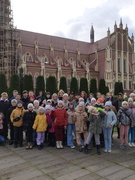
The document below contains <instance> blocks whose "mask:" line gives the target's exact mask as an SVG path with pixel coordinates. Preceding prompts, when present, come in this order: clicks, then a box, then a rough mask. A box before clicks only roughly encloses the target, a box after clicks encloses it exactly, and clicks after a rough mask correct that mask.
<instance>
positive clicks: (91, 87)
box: [90, 78, 97, 97]
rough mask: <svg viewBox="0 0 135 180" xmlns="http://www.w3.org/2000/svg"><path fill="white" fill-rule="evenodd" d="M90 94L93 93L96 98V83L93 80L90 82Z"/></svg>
mask: <svg viewBox="0 0 135 180" xmlns="http://www.w3.org/2000/svg"><path fill="white" fill-rule="evenodd" d="M90 93H93V94H94V95H95V97H96V94H97V81H96V79H95V78H92V79H91V80H90Z"/></svg>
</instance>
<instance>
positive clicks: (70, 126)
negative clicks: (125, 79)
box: [0, 90, 135, 155]
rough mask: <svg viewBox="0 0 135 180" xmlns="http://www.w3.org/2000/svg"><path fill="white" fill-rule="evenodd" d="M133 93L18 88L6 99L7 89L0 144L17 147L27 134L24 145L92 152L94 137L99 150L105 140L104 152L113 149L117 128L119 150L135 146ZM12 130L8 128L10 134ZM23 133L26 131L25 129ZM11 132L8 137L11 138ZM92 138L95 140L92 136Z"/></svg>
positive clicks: (0, 103)
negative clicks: (54, 91)
mask: <svg viewBox="0 0 135 180" xmlns="http://www.w3.org/2000/svg"><path fill="white" fill-rule="evenodd" d="M134 101H135V94H134V93H131V94H130V95H129V97H126V99H125V97H124V96H123V94H122V93H119V94H118V97H117V99H114V98H113V96H112V94H111V93H109V92H108V93H107V94H106V95H102V94H101V93H100V92H98V93H97V94H96V97H94V94H92V93H90V94H89V96H88V97H87V94H86V93H85V91H82V92H81V93H80V94H74V92H71V93H69V94H67V93H65V92H64V91H63V90H59V92H58V93H57V94H56V93H54V94H52V95H51V94H50V92H46V94H45V96H44V94H43V92H42V91H41V92H39V95H38V96H35V95H34V92H33V91H29V92H27V91H26V90H24V91H23V93H22V96H21V95H19V93H18V91H17V90H14V91H13V96H12V97H11V98H9V99H8V94H7V93H6V92H3V93H2V94H1V99H0V142H5V141H6V142H7V141H8V142H9V145H14V148H17V147H23V140H24V136H23V135H24V134H25V136H26V141H27V146H26V149H32V148H33V147H34V146H37V147H38V149H39V150H41V149H42V148H43V147H44V142H45V141H47V143H48V146H52V147H54V146H56V148H57V149H62V148H63V144H64V145H66V146H68V147H70V148H72V149H73V148H75V147H77V149H78V150H79V151H84V152H85V153H88V150H89V144H90V143H91V141H93V142H94V144H95V146H96V149H97V150H96V152H97V154H98V155H100V154H101V149H100V146H101V143H103V144H104V152H106V153H107V152H108V153H111V151H112V139H113V129H114V126H115V127H116V128H117V133H118V138H119V139H120V149H122V150H124V149H126V148H127V147H128V146H130V147H135V144H134V130H135V102H134ZM8 131H9V132H8ZM24 132H25V133H24ZM8 135H10V137H9V139H8ZM93 137H94V138H93Z"/></svg>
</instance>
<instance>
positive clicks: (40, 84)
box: [36, 76, 45, 95]
mask: <svg viewBox="0 0 135 180" xmlns="http://www.w3.org/2000/svg"><path fill="white" fill-rule="evenodd" d="M40 91H42V92H43V93H45V81H44V76H38V77H37V79H36V95H38V94H39V92H40Z"/></svg>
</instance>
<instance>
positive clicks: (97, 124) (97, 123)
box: [84, 106, 106, 155]
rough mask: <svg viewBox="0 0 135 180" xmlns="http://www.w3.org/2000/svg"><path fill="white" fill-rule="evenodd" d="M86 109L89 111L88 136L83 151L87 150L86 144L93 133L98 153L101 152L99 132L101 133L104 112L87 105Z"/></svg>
mask: <svg viewBox="0 0 135 180" xmlns="http://www.w3.org/2000/svg"><path fill="white" fill-rule="evenodd" d="M88 110H89V111H90V115H89V119H88V120H89V122H90V125H89V134H88V137H87V139H86V141H85V148H84V150H85V152H86V153H87V152H88V145H89V143H90V142H91V139H92V136H93V135H94V137H95V143H96V147H97V154H98V155H100V154H101V150H100V134H101V133H102V126H101V124H102V120H103V118H104V117H105V115H106V114H105V112H104V111H102V110H97V109H96V108H95V107H93V106H89V107H88Z"/></svg>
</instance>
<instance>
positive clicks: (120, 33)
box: [17, 20, 135, 92]
mask: <svg viewBox="0 0 135 180" xmlns="http://www.w3.org/2000/svg"><path fill="white" fill-rule="evenodd" d="M17 49H18V53H19V57H20V60H19V62H20V66H19V67H22V68H23V69H24V74H27V73H29V74H31V75H32V76H33V78H34V83H35V81H36V77H37V76H38V75H43V76H44V78H45V79H46V78H47V77H48V76H52V75H53V76H55V77H56V78H57V80H58V85H59V81H60V77H61V76H65V77H66V79H67V85H68V87H69V86H70V80H71V77H76V78H77V79H78V82H79V79H80V78H81V77H86V78H87V79H88V82H89V81H90V79H91V78H96V79H97V82H98V80H99V79H102V78H103V79H105V81H106V85H107V86H108V87H109V89H110V91H112V92H113V91H114V84H115V82H118V81H120V82H122V83H123V87H124V90H126V91H131V90H132V89H135V75H134V69H135V62H134V36H133V35H132V37H129V35H128V28H127V26H126V28H125V29H124V28H123V24H122V20H121V21H120V25H119V27H117V25H116V23H115V25H114V32H113V33H111V32H110V30H109V29H108V31H107V36H106V37H105V38H103V39H101V40H99V41H96V42H94V28H93V26H92V27H91V31H90V43H88V42H81V41H77V40H72V39H66V38H61V37H55V36H49V35H44V34H39V33H33V32H28V31H23V30H19V38H18V48H17ZM58 87H59V86H58Z"/></svg>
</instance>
